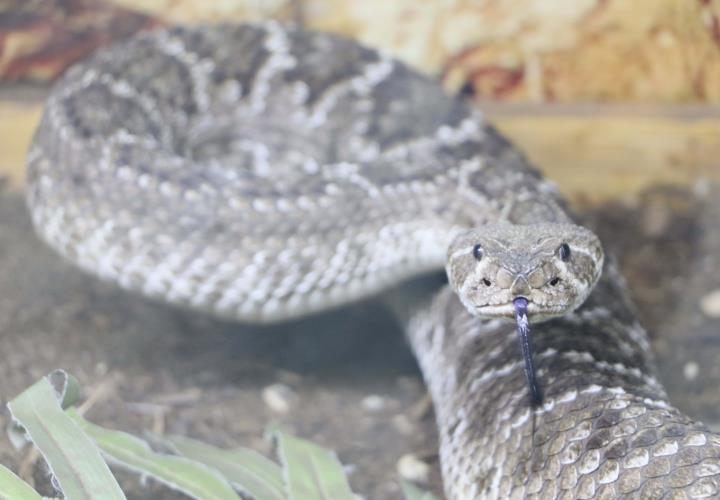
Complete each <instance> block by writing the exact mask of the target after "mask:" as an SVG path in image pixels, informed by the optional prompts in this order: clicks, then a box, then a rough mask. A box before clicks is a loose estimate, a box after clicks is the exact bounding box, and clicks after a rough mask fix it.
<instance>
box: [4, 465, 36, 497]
mask: <svg viewBox="0 0 720 500" xmlns="http://www.w3.org/2000/svg"><path fill="white" fill-rule="evenodd" d="M0 499H1V500H42V497H41V496H40V495H38V494H37V492H36V491H35V490H34V489H32V488H31V487H30V485H29V484H27V483H26V482H25V481H23V480H22V479H20V478H19V477H17V476H16V475H15V474H14V473H13V471H11V470H10V469H8V468H7V467H5V466H3V465H0Z"/></svg>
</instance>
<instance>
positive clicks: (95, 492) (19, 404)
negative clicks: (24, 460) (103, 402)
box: [8, 377, 125, 500]
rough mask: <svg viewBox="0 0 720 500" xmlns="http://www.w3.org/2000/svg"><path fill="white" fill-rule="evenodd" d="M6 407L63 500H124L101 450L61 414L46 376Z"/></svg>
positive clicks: (54, 393)
mask: <svg viewBox="0 0 720 500" xmlns="http://www.w3.org/2000/svg"><path fill="white" fill-rule="evenodd" d="M8 408H9V410H10V413H11V414H12V416H13V419H14V420H15V422H17V423H19V424H20V425H21V426H22V427H23V428H24V430H25V432H26V433H27V435H28V437H29V438H30V440H32V442H33V443H34V444H35V446H37V448H38V449H39V451H40V453H41V454H42V456H43V457H44V458H45V461H46V462H47V464H48V467H49V468H50V471H51V473H52V475H53V479H54V482H55V483H56V484H57V485H58V487H59V488H60V489H61V490H62V492H63V494H64V495H65V497H66V498H72V499H73V500H84V499H87V500H97V499H103V500H104V499H108V500H113V499H124V498H125V495H124V494H123V492H122V491H121V490H120V486H118V484H117V481H116V480H115V478H114V477H113V475H112V474H111V473H110V469H109V468H108V466H107V464H106V463H105V461H104V460H103V459H102V457H101V456H100V451H99V450H98V449H97V447H96V446H95V445H94V444H93V442H92V441H90V439H89V438H88V437H87V436H86V435H85V434H84V433H83V431H82V430H81V429H80V427H78V426H77V425H76V424H75V422H73V421H72V420H71V419H70V418H69V417H68V416H67V415H66V414H65V412H63V410H62V408H61V407H60V403H59V401H58V393H57V392H56V390H55V389H54V388H53V386H52V385H51V383H50V381H49V380H48V379H47V378H46V377H43V378H42V379H41V380H40V381H38V382H36V383H35V384H34V385H33V386H31V387H30V388H29V389H27V390H25V392H23V393H22V394H20V395H19V396H18V397H16V398H15V399H13V400H12V401H10V402H9V403H8Z"/></svg>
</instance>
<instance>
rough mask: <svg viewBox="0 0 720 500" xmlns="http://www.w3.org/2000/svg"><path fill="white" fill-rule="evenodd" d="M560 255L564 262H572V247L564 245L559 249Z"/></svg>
mask: <svg viewBox="0 0 720 500" xmlns="http://www.w3.org/2000/svg"><path fill="white" fill-rule="evenodd" d="M558 255H560V260H562V261H563V262H567V261H568V260H570V245H568V244H567V243H563V244H562V245H560V246H559V247H558Z"/></svg>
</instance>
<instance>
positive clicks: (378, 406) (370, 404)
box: [360, 394, 387, 413]
mask: <svg viewBox="0 0 720 500" xmlns="http://www.w3.org/2000/svg"><path fill="white" fill-rule="evenodd" d="M360 404H361V405H362V407H363V410H365V411H369V412H373V413H376V412H379V411H383V410H384V409H385V407H386V406H387V404H386V402H385V398H383V397H382V396H378V395H377V394H371V395H370V396H366V397H364V398H363V400H362V402H361V403H360Z"/></svg>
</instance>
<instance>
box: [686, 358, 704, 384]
mask: <svg viewBox="0 0 720 500" xmlns="http://www.w3.org/2000/svg"><path fill="white" fill-rule="evenodd" d="M699 374H700V366H699V365H698V364H697V363H696V362H695V361H688V362H687V363H685V366H683V375H685V379H686V380H695V379H696V378H697V376H698V375H699Z"/></svg>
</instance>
